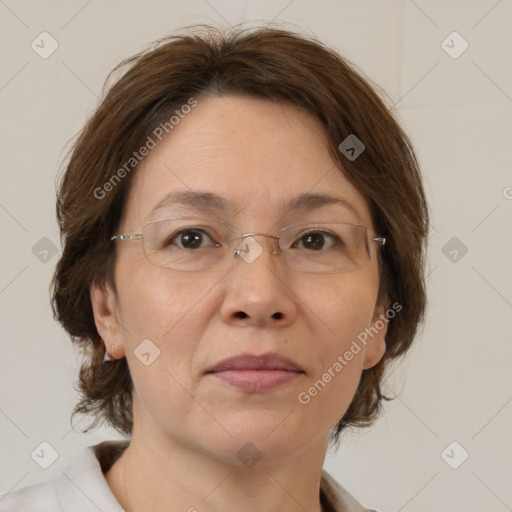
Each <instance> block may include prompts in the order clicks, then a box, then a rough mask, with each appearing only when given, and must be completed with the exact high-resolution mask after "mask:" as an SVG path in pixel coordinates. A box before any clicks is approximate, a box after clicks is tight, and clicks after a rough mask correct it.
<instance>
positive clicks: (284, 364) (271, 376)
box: [206, 353, 305, 393]
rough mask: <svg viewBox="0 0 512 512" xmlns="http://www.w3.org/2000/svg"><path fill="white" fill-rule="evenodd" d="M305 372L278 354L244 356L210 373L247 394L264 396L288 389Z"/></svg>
mask: <svg viewBox="0 0 512 512" xmlns="http://www.w3.org/2000/svg"><path fill="white" fill-rule="evenodd" d="M304 373H305V372H304V371H303V370H302V369H301V368H300V367H299V365H298V364H297V363H295V362H294V361H292V360H291V359H289V358H287V357H285V356H282V355H281V354H277V353H268V354H264V355H260V356H256V355H252V354H240V355H238V356H234V357H231V358H228V359H224V360H223V361H221V362H220V363H218V364H216V365H215V366H214V367H213V368H210V369H209V370H207V371H206V374H207V375H212V376H213V377H216V378H217V379H219V380H220V381H222V382H223V383H224V384H227V385H229V386H232V387H235V388H237V389H240V390H242V391H245V392H247V393H264V392H266V391H271V390H273V389H275V388H278V387H281V386H284V385H286V384H288V383H290V382H292V381H294V380H295V379H297V378H299V377H300V376H301V375H303V374H304Z"/></svg>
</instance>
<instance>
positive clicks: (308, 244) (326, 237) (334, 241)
mask: <svg viewBox="0 0 512 512" xmlns="http://www.w3.org/2000/svg"><path fill="white" fill-rule="evenodd" d="M338 244H339V245H343V242H342V241H341V240H340V239H339V238H338V237H337V236H336V235H334V234H332V233H327V232H326V231H309V232H308V233H303V234H302V235H301V236H300V238H299V239H298V240H297V241H296V242H295V243H294V244H293V246H292V247H297V248H299V249H308V250H312V251H321V250H325V249H331V248H332V247H333V246H335V245H338Z"/></svg>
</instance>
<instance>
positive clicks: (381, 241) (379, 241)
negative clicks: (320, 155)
mask: <svg viewBox="0 0 512 512" xmlns="http://www.w3.org/2000/svg"><path fill="white" fill-rule="evenodd" d="M179 219H183V220H187V219H189V220H210V221H213V222H219V223H221V224H224V225H225V226H228V227H229V228H233V229H235V230H236V231H238V232H240V229H239V228H237V227H236V226H233V225H232V224H229V223H227V222H225V221H223V220H219V219H208V218H201V217H188V216H187V217H164V218H162V219H156V220H152V221H149V222H147V223H146V224H144V226H143V227H142V230H141V231H142V232H141V233H126V234H122V235H113V236H112V237H110V241H111V242H112V241H117V240H128V241H133V240H144V235H143V233H144V230H145V229H146V227H147V226H149V225H150V224H156V223H157V222H163V221H166V220H179ZM322 222H327V221H311V222H304V223H302V222H294V223H292V224H288V225H286V226H284V227H283V228H281V229H280V231H284V230H285V229H288V228H290V227H293V226H296V225H300V224H311V223H312V224H315V223H319V224H320V223H322ZM327 223H328V224H345V225H348V226H357V227H361V228H364V229H365V230H366V232H367V235H370V234H371V233H372V231H373V230H371V229H370V228H369V227H368V226H364V225H362V224H353V223H351V222H332V221H331V222H327ZM373 234H375V235H376V233H375V232H373ZM251 236H266V237H270V238H274V239H277V240H278V242H277V246H278V248H279V250H277V251H276V250H273V251H272V254H280V253H281V252H282V248H281V245H280V244H279V240H280V239H281V237H282V235H274V234H272V233H259V232H251V233H242V234H241V235H240V236H239V237H237V238H235V239H233V240H232V241H231V242H233V241H235V240H245V239H246V238H248V237H251ZM367 240H369V241H370V242H373V243H375V244H376V245H377V246H378V247H379V246H380V247H382V246H384V245H385V244H386V237H384V236H374V237H372V236H370V237H368V236H367ZM142 243H143V244H144V242H142ZM143 249H144V245H143ZM241 252H242V249H241V248H235V249H233V254H234V256H235V258H234V261H233V263H232V264H231V265H229V266H228V267H223V268H220V269H218V270H223V269H226V268H230V267H231V266H232V265H233V264H234V262H235V261H236V259H238V258H239V257H240V253H241ZM144 254H145V256H146V257H147V258H148V256H147V254H146V251H145V250H144ZM372 255H373V253H372V252H370V253H369V259H368V263H369V262H370V261H371V258H372ZM148 259H149V258H148ZM149 261H150V263H151V264H152V265H155V264H154V263H153V262H152V261H151V260H149ZM155 266H157V267H159V268H168V267H160V266H159V265H155ZM359 268H362V267H359ZM168 269H169V270H176V269H171V268H168ZM354 270H356V269H354ZM177 271H178V272H203V271H201V270H196V271H193V270H186V271H185V270H177ZM326 273H332V274H338V273H339V274H342V273H344V272H326Z"/></svg>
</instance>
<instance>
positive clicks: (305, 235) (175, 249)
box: [111, 217, 386, 274]
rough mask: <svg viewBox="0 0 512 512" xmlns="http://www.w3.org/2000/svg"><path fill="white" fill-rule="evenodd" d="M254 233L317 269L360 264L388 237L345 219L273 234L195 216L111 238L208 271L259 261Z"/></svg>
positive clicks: (171, 263) (165, 261)
mask: <svg viewBox="0 0 512 512" xmlns="http://www.w3.org/2000/svg"><path fill="white" fill-rule="evenodd" d="M255 237H267V238H271V239H273V240H274V242H276V243H275V244H274V250H273V251H272V254H275V255H280V256H281V257H282V259H283V261H284V263H285V264H286V265H288V267H289V268H290V269H293V270H295V271H298V272H311V273H318V274H330V273H332V274H336V273H341V272H349V271H351V270H356V269H359V268H362V267H364V266H366V265H367V264H368V263H369V262H370V261H371V258H372V254H373V249H374V247H375V246H383V245H384V244H385V243H386V238H384V237H381V236H374V234H373V233H372V234H371V233H370V230H369V228H367V227H366V226H361V225H358V224H347V223H344V222H329V221H325V222H324V221H310V222H300V223H295V224H291V225H289V226H285V227H284V228H282V229H281V230H280V232H279V234H278V235H274V234H269V233H242V232H241V231H240V230H239V229H238V228H236V227H234V226H231V225H230V224H227V223H226V222H223V221H219V220H212V219H201V218H194V217H173V218H167V219H159V220H154V221H151V222H149V223H147V224H146V225H145V226H144V227H143V229H142V233H137V234H124V235H115V236H113V237H111V240H142V247H143V250H144V253H145V254H146V256H147V258H148V260H149V261H150V262H151V263H152V264H153V265H156V266H158V267H162V268H167V269H171V270H180V271H185V272H209V271H214V270H222V269H226V268H229V267H231V266H232V265H233V264H234V262H235V261H237V260H239V259H243V260H244V261H245V262H246V263H252V262H253V261H255V260H256V259H257V258H258V257H259V256H260V255H261V253H262V252H263V247H262V246H261V245H260V244H259V243H258V242H257V241H256V240H255Z"/></svg>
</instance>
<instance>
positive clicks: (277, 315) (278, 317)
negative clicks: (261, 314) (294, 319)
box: [272, 313, 283, 320]
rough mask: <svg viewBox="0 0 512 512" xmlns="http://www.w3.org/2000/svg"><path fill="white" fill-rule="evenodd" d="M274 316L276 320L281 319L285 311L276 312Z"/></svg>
mask: <svg viewBox="0 0 512 512" xmlns="http://www.w3.org/2000/svg"><path fill="white" fill-rule="evenodd" d="M272 318H275V319H276V320H281V318H283V313H274V314H273V315H272Z"/></svg>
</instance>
